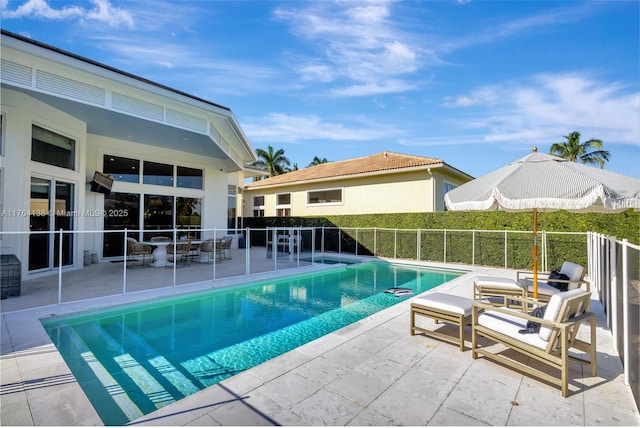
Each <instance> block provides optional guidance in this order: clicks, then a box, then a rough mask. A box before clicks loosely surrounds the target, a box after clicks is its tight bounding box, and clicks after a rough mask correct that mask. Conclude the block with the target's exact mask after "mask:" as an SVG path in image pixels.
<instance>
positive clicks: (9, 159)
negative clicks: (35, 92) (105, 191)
mask: <svg viewBox="0 0 640 428" xmlns="http://www.w3.org/2000/svg"><path fill="white" fill-rule="evenodd" d="M1 95H2V114H3V128H4V152H3V156H1V157H0V168H2V171H3V179H2V183H1V184H0V185H1V186H2V196H3V200H2V210H3V212H4V213H5V214H7V215H4V216H3V217H2V219H1V227H2V230H3V231H5V232H7V231H28V230H29V216H28V214H20V213H19V212H24V213H27V212H28V210H29V207H30V191H31V185H30V182H31V177H41V178H45V179H51V178H54V179H58V180H63V181H65V182H70V183H73V185H74V190H75V195H74V201H75V207H74V208H75V210H76V211H78V212H82V211H86V210H91V211H94V210H98V211H102V210H103V209H104V196H103V195H102V194H99V193H94V192H91V191H90V185H89V184H88V183H89V181H90V180H91V179H92V177H93V173H94V171H102V170H103V165H102V163H103V156H104V154H111V155H116V156H123V157H130V158H134V159H140V160H148V161H154V162H160V163H167V164H171V165H179V166H184V167H189V168H199V169H202V170H203V171H204V184H203V187H204V189H202V190H199V189H185V188H179V187H167V186H153V185H146V184H136V183H124V182H117V181H116V182H114V184H113V187H112V192H130V193H139V194H141V197H142V195H143V194H145V193H146V194H159V195H173V196H185V197H193V198H201V199H202V203H203V206H202V210H201V213H202V227H203V228H207V229H209V228H226V227H227V185H228V181H229V177H228V175H229V174H228V173H227V172H226V171H227V166H226V163H225V161H223V160H222V159H217V158H211V157H204V156H200V155H195V154H191V153H185V152H181V151H180V150H171V149H165V148H157V147H152V146H149V145H143V144H138V143H133V142H129V141H123V140H116V139H113V138H107V137H103V136H98V135H92V134H87V125H86V124H85V123H84V122H82V121H80V120H78V119H76V118H74V117H72V116H69V115H68V114H66V113H64V112H61V111H59V110H56V109H55V108H52V107H51V106H49V105H47V104H45V103H42V102H40V101H38V100H36V99H34V98H32V97H30V96H28V95H26V94H24V93H21V92H18V91H14V90H10V89H6V88H3V89H2V94H1ZM32 124H37V125H39V126H42V127H43V128H46V129H49V130H51V131H55V132H57V133H59V134H62V135H65V136H67V137H69V138H72V139H74V140H75V141H76V169H75V170H67V169H64V168H59V167H55V166H51V165H46V164H43V163H39V162H33V161H31V135H32ZM114 126H117V124H114ZM178 146H179V144H178ZM233 175H234V176H235V175H236V174H233ZM11 213H17V214H16V215H12V214H11ZM74 222H75V227H74V229H75V230H82V231H88V230H98V231H101V230H102V229H103V222H104V218H103V217H102V216H84V215H80V214H78V215H77V217H75V218H74ZM74 249H75V252H74V255H73V261H74V262H73V266H72V267H67V268H65V269H69V268H71V269H72V268H81V267H82V266H83V256H84V251H85V250H89V251H91V252H94V251H95V252H96V253H97V254H98V256H100V255H101V250H102V234H101V233H92V234H78V235H77V236H76V241H75V245H74ZM0 251H1V253H2V254H15V255H16V256H17V257H18V259H20V260H21V262H22V273H23V278H27V277H28V276H29V275H32V276H36V275H38V274H30V273H29V272H28V267H27V265H28V263H27V261H28V257H29V255H28V251H29V248H28V236H27V235H20V236H18V235H5V236H3V238H2V239H1V240H0Z"/></svg>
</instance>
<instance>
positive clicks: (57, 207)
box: [29, 177, 75, 271]
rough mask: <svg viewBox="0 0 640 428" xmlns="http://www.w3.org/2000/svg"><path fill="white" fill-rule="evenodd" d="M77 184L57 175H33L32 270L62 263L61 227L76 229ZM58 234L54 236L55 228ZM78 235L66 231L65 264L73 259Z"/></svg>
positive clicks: (63, 255)
mask: <svg viewBox="0 0 640 428" xmlns="http://www.w3.org/2000/svg"><path fill="white" fill-rule="evenodd" d="M74 210H75V206H74V185H73V183H67V182H64V181H60V180H55V179H47V178H38V177H32V178H31V200H30V205H29V228H30V230H31V232H38V233H32V234H30V235H29V270H30V271H35V270H43V269H51V268H53V267H57V266H60V251H59V248H60V234H59V233H58V231H59V230H60V229H62V230H73V227H74ZM51 231H54V232H55V233H54V235H53V236H54V238H53V239H51V233H47V232H51ZM73 243H74V236H73V235H72V234H70V233H66V234H64V235H63V240H62V265H63V266H67V265H70V264H72V263H73V247H74V245H73Z"/></svg>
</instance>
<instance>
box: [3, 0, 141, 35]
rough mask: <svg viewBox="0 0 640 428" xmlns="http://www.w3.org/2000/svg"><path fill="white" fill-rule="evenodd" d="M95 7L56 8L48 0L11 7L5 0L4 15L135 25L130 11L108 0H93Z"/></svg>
mask: <svg viewBox="0 0 640 428" xmlns="http://www.w3.org/2000/svg"><path fill="white" fill-rule="evenodd" d="M91 3H92V4H93V6H94V7H93V8H91V9H86V8H83V7H80V6H64V7H61V8H58V9H56V8H55V7H51V6H50V5H49V3H48V2H47V1H46V0H27V1H26V2H24V3H22V4H21V5H20V6H18V7H16V9H13V10H11V9H9V8H8V6H9V2H8V1H7V0H3V1H2V3H0V4H1V6H2V17H3V19H11V18H38V19H51V20H67V19H78V20H80V21H88V22H102V23H105V24H107V25H108V26H109V27H114V28H117V27H120V26H125V27H128V28H133V27H134V24H135V22H134V18H133V15H132V14H131V13H130V12H127V11H126V10H123V9H120V8H117V7H114V6H113V5H112V4H111V3H110V2H109V1H108V0H91Z"/></svg>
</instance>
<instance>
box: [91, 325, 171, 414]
mask: <svg viewBox="0 0 640 428" xmlns="http://www.w3.org/2000/svg"><path fill="white" fill-rule="evenodd" d="M91 328H92V329H93V330H94V332H95V333H96V334H98V335H100V337H102V338H103V339H104V340H105V341H106V342H107V344H108V345H109V346H110V347H111V348H112V349H113V350H119V352H121V353H120V355H116V356H114V357H113V360H114V361H115V362H116V363H117V364H118V366H120V368H121V369H122V371H123V372H124V373H126V375H127V376H129V378H131V380H132V381H133V382H134V383H135V384H136V386H137V387H138V388H139V389H140V390H141V391H142V393H143V394H144V395H146V396H147V398H148V399H149V400H150V401H151V402H152V403H153V405H154V406H155V407H156V408H158V409H160V408H162V407H164V406H166V405H168V404H171V403H174V402H175V401H176V399H175V398H174V397H173V396H172V395H171V394H170V393H169V392H168V391H167V390H166V389H165V388H164V387H163V386H162V385H161V384H160V382H158V381H157V380H156V379H155V378H154V377H153V376H152V375H151V374H150V373H149V372H148V371H147V369H145V368H144V366H143V365H142V364H140V363H139V362H138V361H137V360H136V359H135V358H134V357H133V356H132V355H131V354H129V353H128V352H126V350H124V349H122V346H121V345H120V343H119V342H117V341H116V340H115V339H114V338H113V337H111V335H110V334H109V333H108V332H107V331H106V330H105V329H104V328H102V326H100V325H98V324H97V323H95V322H94V323H91Z"/></svg>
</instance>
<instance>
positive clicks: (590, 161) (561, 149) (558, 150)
mask: <svg viewBox="0 0 640 428" xmlns="http://www.w3.org/2000/svg"><path fill="white" fill-rule="evenodd" d="M564 138H566V139H567V141H565V142H563V143H554V144H552V145H551V152H550V153H551V154H552V155H556V156H560V157H561V158H564V159H567V160H570V161H572V162H579V163H582V164H585V165H599V166H600V168H604V163H605V162H607V161H609V157H610V156H611V154H610V153H609V152H608V151H607V150H602V140H598V139H596V138H592V139H590V140H588V141H585V142H584V143H580V133H579V132H578V131H574V132H572V133H570V134H569V135H566V136H565V137H564ZM593 149H597V150H593Z"/></svg>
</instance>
